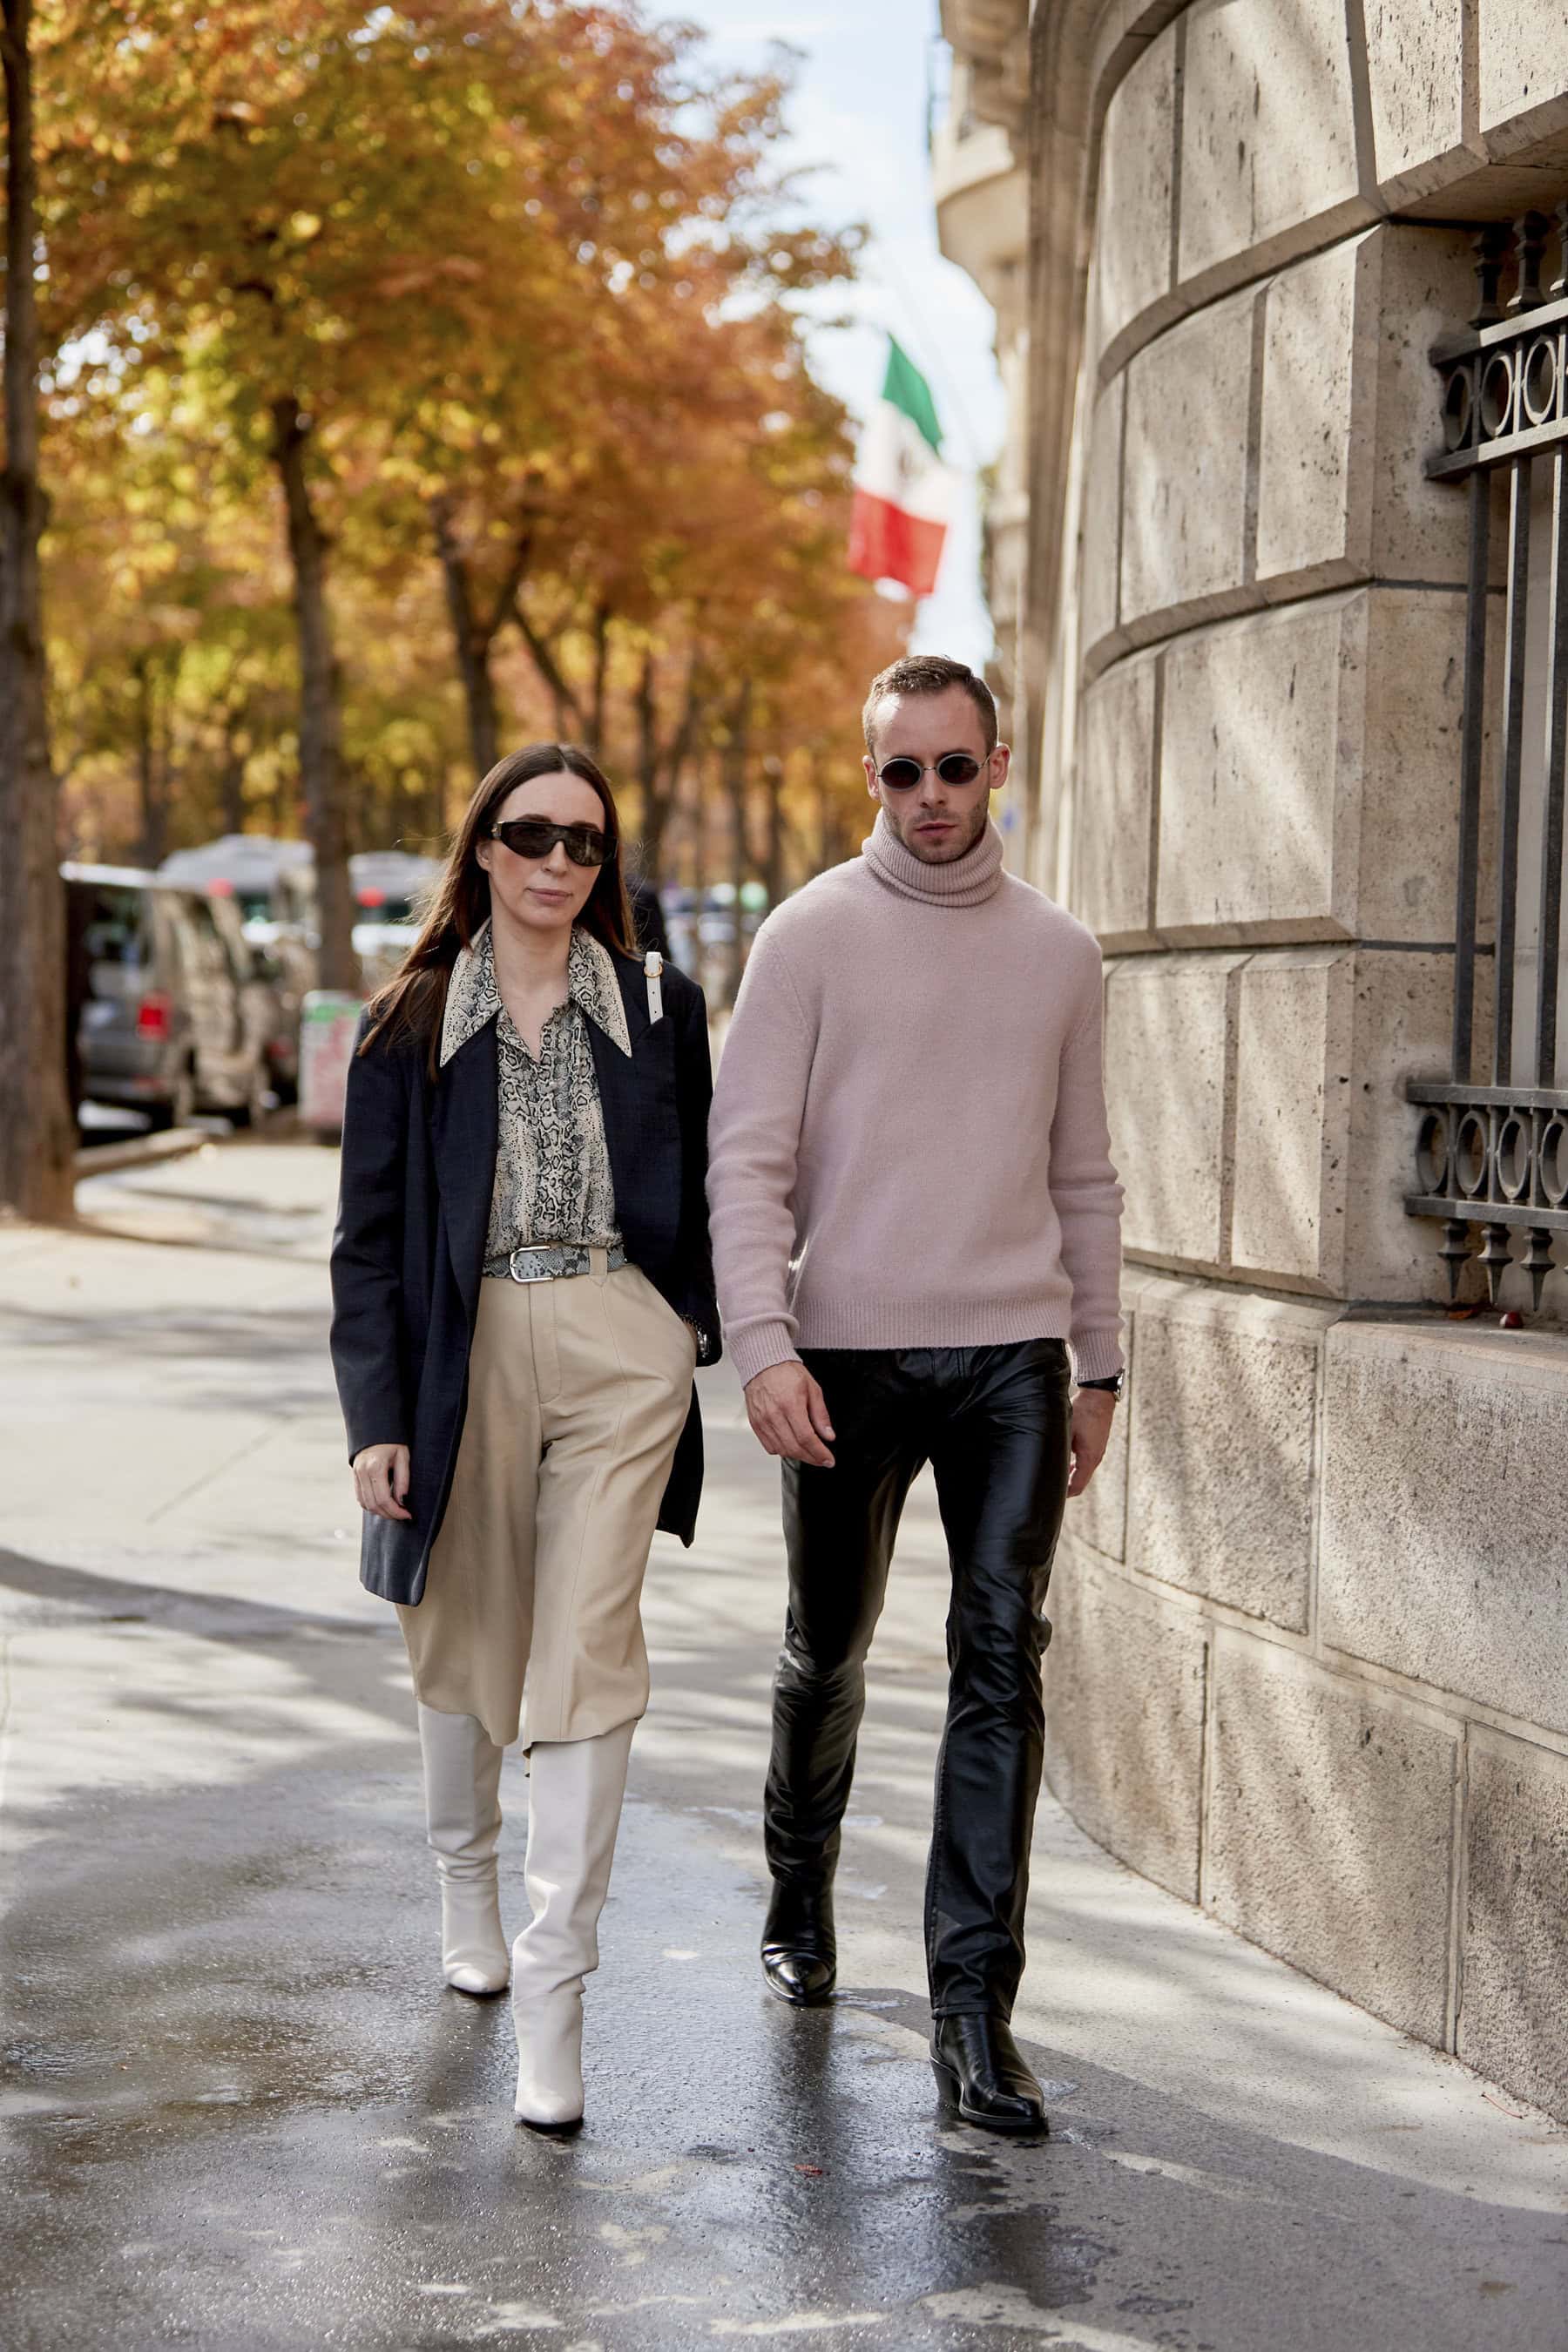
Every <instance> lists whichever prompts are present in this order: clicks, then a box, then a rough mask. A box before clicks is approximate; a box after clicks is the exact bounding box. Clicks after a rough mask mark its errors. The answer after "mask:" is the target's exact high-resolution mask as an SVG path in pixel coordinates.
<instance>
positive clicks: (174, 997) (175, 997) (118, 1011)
mask: <svg viewBox="0 0 1568 2352" xmlns="http://www.w3.org/2000/svg"><path fill="white" fill-rule="evenodd" d="M61 872H62V873H63V875H64V877H65V882H66V974H67V982H66V992H67V1005H68V1040H69V1045H68V1054H69V1068H70V1089H71V1102H72V1106H73V1108H74V1107H76V1106H77V1105H79V1103H81V1102H82V1101H83V1100H84V1099H88V1098H90V1099H91V1100H93V1101H95V1102H103V1103H119V1104H121V1105H123V1106H124V1107H126V1108H129V1109H132V1110H140V1111H144V1112H145V1113H146V1115H147V1118H148V1119H149V1121H150V1122H151V1124H152V1125H153V1126H154V1127H170V1126H178V1125H181V1124H183V1123H184V1121H185V1120H187V1119H188V1118H190V1117H191V1115H192V1113H193V1112H195V1111H197V1110H216V1111H223V1112H225V1113H226V1115H227V1116H228V1117H229V1118H232V1119H233V1120H234V1121H235V1122H236V1124H237V1125H240V1126H243V1125H246V1124H247V1123H248V1122H249V1121H250V1120H251V1119H252V1118H255V1117H256V1116H257V1115H258V1112H259V1111H260V1110H261V1109H262V1108H263V1107H264V1105H265V1101H266V1097H267V1091H268V1067H267V1055H266V1031H267V1024H268V1011H267V1006H266V1003H265V991H264V990H259V989H258V982H257V979H256V974H255V971H254V967H253V965H252V962H251V951H250V950H249V948H248V947H247V942H246V940H245V938H244V934H243V932H242V930H241V929H240V924H239V917H238V911H237V908H234V907H233V906H232V905H230V906H226V907H225V906H222V905H221V904H220V903H219V902H216V901H214V900H213V899H210V898H208V897H207V896H206V894H205V891H201V890H194V889H189V888H182V887H180V886H178V885H177V884H174V883H170V882H165V881H163V879H162V878H161V877H159V876H158V875H156V874H148V873H144V872H142V870H141V869H140V868H139V867H136V866H78V865H74V864H73V865H68V866H63V867H62V868H61Z"/></svg>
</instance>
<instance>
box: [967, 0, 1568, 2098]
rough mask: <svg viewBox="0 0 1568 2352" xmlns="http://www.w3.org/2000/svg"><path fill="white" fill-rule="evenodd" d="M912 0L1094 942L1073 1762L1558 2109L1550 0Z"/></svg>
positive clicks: (1564, 720) (1072, 1794) (1554, 0)
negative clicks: (1466, 1022)
mask: <svg viewBox="0 0 1568 2352" xmlns="http://www.w3.org/2000/svg"><path fill="white" fill-rule="evenodd" d="M942 20H943V28H944V30H945V32H946V34H947V37H948V39H949V41H950V43H951V44H952V48H953V51H954V55H955V60H956V72H955V79H954V85H953V90H954V108H953V110H952V113H951V114H950V118H949V121H948V122H947V123H946V124H945V125H944V126H943V128H942V131H940V132H939V134H938V136H937V139H936V142H935V150H934V157H933V161H934V167H935V174H936V194H937V204H938V216H939V226H940V230H941V234H942V242H943V246H944V249H945V250H946V251H947V252H948V253H949V254H950V255H951V256H952V257H953V258H954V259H956V260H958V261H959V262H961V263H963V265H964V266H965V267H967V268H971V269H972V271H973V274H974V275H975V277H976V278H978V280H979V282H980V284H981V285H982V287H983V288H984V290H985V291H986V292H987V293H988V294H989V295H990V296H991V297H992V299H993V300H994V302H995V303H996V306H997V310H998V320H999V327H998V334H999V351H1000V354H1001V358H1002V362H1003V366H1004V371H1005V377H1006V381H1007V383H1008V388H1009V402H1010V408H1009V414H1010V420H1011V422H1010V428H1009V436H1008V448H1007V451H1006V455H1005V460H1004V464H1003V467H1002V470H1001V479H1000V483H999V486H998V493H997V500H996V510H995V513H994V521H993V529H992V532H991V538H990V545H991V549H992V557H993V565H994V572H993V598H994V609H995V612H996V618H997V625H998V639H999V645H1000V647H1001V660H1002V662H1003V665H1004V667H1005V673H1006V682H1007V684H1008V685H1009V687H1010V689H1011V693H1012V700H1013V726H1014V731H1015V738H1016V743H1017V746H1018V750H1019V752H1020V755H1021V765H1022V772H1023V782H1022V791H1023V793H1024V796H1025V802H1026V811H1025V815H1026V822H1025V824H1023V825H1022V827H1021V828H1020V829H1019V832H1018V833H1016V835H1015V839H1018V838H1019V837H1022V839H1023V841H1024V843H1025V845H1026V846H1025V852H1024V861H1025V863H1026V866H1027V869H1028V871H1029V872H1030V874H1031V876H1032V878H1034V879H1035V880H1037V882H1039V883H1040V885H1041V886H1042V887H1044V888H1046V889H1047V890H1049V891H1050V892H1051V893H1052V895H1053V896H1056V897H1058V898H1061V899H1062V900H1063V901H1064V902H1065V903H1066V904H1067V905H1068V906H1069V907H1071V908H1073V909H1074V910H1075V911H1076V912H1077V913H1079V915H1081V916H1082V917H1083V918H1084V919H1085V920H1087V921H1088V922H1089V923H1090V924H1091V925H1092V926H1093V927H1094V929H1096V931H1097V932H1098V934H1099V936H1100V940H1101V941H1102V943H1103V945H1104V948H1105V950H1106V956H1107V971H1108V977H1107V995H1106V1003H1107V1071H1108V1079H1109V1084H1110V1094H1111V1099H1112V1116H1113V1124H1114V1129H1115V1141H1116V1155H1117V1159H1118V1161H1119V1165H1120V1167H1121V1172H1122V1177H1123V1181H1124V1182H1125V1184H1126V1188H1127V1223H1126V1239H1127V1244H1128V1254H1129V1260H1130V1264H1129V1269H1128V1276H1129V1278H1128V1286H1127V1292H1128V1307H1129V1324H1130V1359H1131V1390H1130V1395H1129V1399H1128V1403H1127V1406H1126V1407H1125V1408H1124V1409H1123V1411H1122V1412H1121V1413H1120V1414H1119V1416H1118V1420H1119V1424H1120V1426H1119V1429H1118V1433H1117V1438H1116V1444H1115V1450H1114V1452H1113V1454H1112V1456H1111V1457H1110V1460H1109V1461H1108V1463H1107V1465H1106V1466H1105V1469H1104V1471H1103V1472H1102V1474H1101V1476H1100V1480H1099V1481H1098V1483H1097V1485H1096V1486H1095V1488H1094V1489H1093V1491H1092V1493H1091V1495H1090V1496H1089V1497H1088V1498H1086V1501H1085V1503H1084V1505H1083V1506H1082V1507H1081V1508H1080V1509H1079V1510H1078V1512H1077V1514H1076V1516H1074V1517H1072V1519H1071V1521H1070V1533H1069V1535H1068V1538H1067V1539H1066V1540H1065V1541H1064V1544H1063V1546H1062V1550H1061V1553H1060V1556H1059V1564H1058V1574H1057V1579H1056V1581H1055V1583H1054V1585H1053V1594H1054V1602H1053V1612H1052V1613H1053V1616H1054V1618H1055V1620H1056V1624H1057V1634H1058V1639H1057V1643H1056V1644H1055V1646H1054V1647H1053V1650H1052V1653H1051V1662H1050V1664H1049V1667H1048V1670H1047V1683H1048V1696H1049V1710H1048V1711H1049V1717H1050V1725H1051V1731H1050V1761H1049V1770H1050V1775H1051V1779H1052V1782H1053V1785H1054V1787H1055V1789H1056V1790H1057V1792H1058V1795H1059V1796H1060V1797H1061V1798H1062V1799H1063V1801H1065V1802H1066V1803H1067V1804H1068V1807H1069V1808H1070V1810H1071V1811H1073V1812H1074V1813H1075V1814H1076V1816H1077V1817H1078V1819H1079V1821H1080V1822H1082V1823H1083V1825H1084V1826H1085V1827H1086V1828H1087V1829H1088V1830H1089V1831H1090V1832H1091V1833H1092V1834H1093V1835H1094V1836H1096V1837H1097V1838H1099V1839H1100V1841H1101V1842H1102V1843H1105V1844H1106V1845H1108V1846H1109V1847H1110V1848H1111V1849H1112V1850H1113V1851H1114V1852H1115V1853H1118V1854H1120V1855H1121V1856H1122V1857H1123V1858H1124V1859H1125V1860H1126V1861H1128V1862H1129V1863H1130V1864H1132V1865H1133V1866H1134V1867H1135V1868H1136V1869H1138V1870H1140V1871H1142V1872H1143V1873H1145V1874H1147V1875H1149V1876H1150V1877H1152V1878H1154V1879H1156V1880H1157V1881H1159V1883H1160V1884H1161V1885H1165V1886H1168V1887H1171V1888H1173V1889H1175V1890H1176V1891H1177V1892H1179V1893H1181V1894H1183V1895H1186V1896H1188V1897H1189V1898H1190V1899H1192V1900H1194V1901H1195V1902H1198V1903H1201V1904H1203V1905H1204V1906H1205V1907H1206V1908H1208V1909H1210V1910H1212V1911H1213V1912H1214V1913H1215V1916H1218V1917H1219V1918H1221V1919H1223V1920H1225V1921H1226V1922H1227V1923H1228V1924H1229V1925H1231V1926H1232V1927H1237V1928H1238V1929H1239V1930H1240V1931H1241V1932H1242V1933H1243V1934H1245V1935H1247V1936H1249V1937H1253V1938H1254V1939H1256V1940H1257V1941H1258V1942H1259V1943H1262V1944H1264V1945H1266V1946H1268V1948H1270V1949H1272V1950H1274V1951H1276V1952H1279V1953H1281V1954H1282V1955H1284V1957H1286V1958H1288V1959H1290V1960H1292V1961H1294V1962H1296V1963H1297V1964H1298V1965H1300V1967H1301V1968H1303V1969H1307V1970H1308V1971H1310V1973H1311V1974H1312V1975H1314V1976H1316V1977H1318V1978H1320V1979H1323V1980H1324V1981H1325V1982H1327V1983H1329V1984H1331V1985H1333V1986H1335V1987H1336V1988H1338V1989H1339V1990H1341V1991H1342V1992H1344V1993H1346V1994H1348V1995H1349V1996H1350V1998H1351V1999H1352V2000H1355V2001H1357V2002H1359V2003H1361V2004H1362V2005H1363V2006H1364V2007H1366V2008H1368V2009H1370V2010H1372V2011H1375V2012H1376V2013H1377V2014H1378V2015H1380V2016H1383V2017H1384V2018H1387V2019H1389V2020H1390V2021H1393V2022H1394V2023H1395V2024H1396V2025H1398V2026H1400V2027H1402V2028H1404V2029H1405V2030H1406V2031H1408V2032H1410V2033H1412V2034H1414V2035H1416V2036H1418V2037H1420V2038H1421V2039H1423V2040H1425V2041H1426V2042H1431V2043H1433V2044H1435V2045H1436V2046H1437V2047H1439V2048H1443V2049H1447V2050H1453V2051H1457V2052H1458V2054H1459V2055H1460V2056H1461V2057H1463V2058H1465V2059H1466V2060H1468V2062H1470V2063H1473V2064H1474V2065H1476V2066H1477V2067H1479V2069H1481V2070H1482V2071H1483V2072H1485V2073H1487V2074H1489V2075H1491V2076H1493V2077H1494V2078H1496V2079H1498V2080H1500V2081H1501V2082H1503V2083H1506V2084H1510V2085H1511V2086H1512V2087H1513V2088H1514V2089H1515V2090H1516V2091H1517V2092H1519V2093H1520V2094H1521V2095H1522V2096H1524V2097H1527V2098H1530V2099H1532V2100H1534V2101H1536V2102H1538V2103H1539V2104H1541V2105H1543V2106H1545V2107H1547V2108H1548V2109H1550V2110H1552V2112H1554V2113H1555V2114H1557V2115H1559V2116H1568V1491H1565V1489H1568V1328H1565V1325H1568V1272H1564V1271H1562V1270H1561V1268H1562V1267H1563V1265H1568V1230H1565V1229H1568V1209H1565V1208H1564V1202H1568V1125H1565V1123H1564V1122H1565V1121H1568V1092H1564V1091H1563V1090H1564V1089H1568V1051H1564V1050H1563V1049H1562V1048H1559V1047H1558V1046H1557V1045H1555V1042H1554V1037H1553V1034H1552V1029H1553V1024H1554V1023H1555V1022H1556V1014H1557V1011H1558V994H1557V979H1558V973H1559V970H1560V963H1561V960H1562V956H1561V943H1562V940H1563V939H1564V938H1568V931H1564V930H1563V928H1562V918H1561V915H1560V913H1554V912H1553V908H1554V904H1555V892H1554V889H1553V888H1552V887H1545V888H1543V887H1542V886H1543V880H1549V877H1551V875H1552V872H1553V870H1555V872H1556V873H1557V874H1558V876H1559V877H1560V876H1561V870H1562V856H1563V853H1562V828H1561V821H1560V820H1561V809H1562V797H1563V795H1562V781H1561V779H1562V771H1563V737H1564V732H1565V730H1568V715H1565V712H1568V618H1565V615H1568V503H1565V499H1564V469H1565V467H1568V442H1565V435H1568V402H1565V397H1564V390H1563V380H1564V376H1565V375H1568V250H1565V247H1564V237H1563V232H1564V229H1565V227H1568V208H1565V207H1568V21H1565V19H1564V16H1563V0H1193V5H1186V6H1183V5H1178V4H1177V0H1154V5H1148V0H1034V5H1033V7H1032V8H1031V7H1030V5H1029V0H944V5H943V7H942ZM960 101H962V103H960ZM1478 257H1479V262H1480V274H1479V277H1478ZM1478 320H1479V326H1478V325H1477V324H1476V323H1474V322H1477V321H1478ZM1435 346H1436V347H1437V348H1438V352H1439V357H1440V359H1441V361H1442V364H1441V365H1439V364H1436V363H1435V362H1434V357H1433V352H1434V347H1435ZM1435 464H1436V465H1437V466H1438V467H1439V471H1438V472H1436V473H1434V472H1433V471H1432V467H1433V466H1434V465H1435ZM1488 534H1489V535H1488ZM1554 809H1555V811H1556V812H1557V818H1558V822H1557V828H1556V830H1555V832H1554V831H1553V824H1552V815H1553V810H1554ZM1553 860H1555V868H1554V866H1553ZM1554 930H1555V931H1556V933H1557V943H1556V947H1555V950H1554V947H1553V932H1554ZM1543 969H1545V970H1547V971H1549V972H1550V974H1551V985H1550V986H1548V987H1544V988H1543V987H1542V985H1541V973H1542V970H1543ZM1457 990H1458V992H1460V993H1461V994H1466V993H1468V992H1470V991H1472V990H1473V995H1474V1005H1475V1011H1474V1018H1473V1024H1471V1027H1472V1031H1473V1034H1472V1036H1471V1039H1470V1042H1469V1045H1468V1046H1467V1045H1466V1043H1465V1040H1464V1038H1463V1036H1462V1035H1461V1034H1456V1024H1455V1003H1456V993H1457ZM1510 991H1511V999H1512V1011H1511V1013H1505V1014H1504V1016H1503V1019H1502V1022H1501V1024H1499V1021H1498V1018H1497V1013H1496V1007H1497V1003H1498V998H1499V995H1500V992H1501V993H1502V994H1503V999H1504V1003H1505V1004H1506V1003H1508V1001H1509V993H1510ZM1557 1025H1558V1026H1560V1027H1561V1028H1562V1029H1563V1031H1564V1032H1565V1033H1568V1005H1564V1006H1563V1020H1562V1022H1561V1023H1560V1024H1557ZM1500 1027H1501V1029H1502V1030H1503V1031H1504V1032H1505V1033H1506V1034H1505V1035H1504V1038H1503V1042H1502V1045H1500V1044H1499V1037H1498V1031H1499V1028H1500ZM1462 1028H1463V1023H1462V1022H1461V1029H1462ZM1413 1081H1415V1082H1421V1081H1428V1082H1431V1083H1430V1085H1429V1087H1428V1089H1427V1091H1428V1094H1429V1096H1430V1097H1431V1099H1430V1100H1429V1101H1427V1102H1422V1101H1419V1100H1412V1099H1411V1098H1410V1097H1409V1095H1408V1093H1407V1088H1408V1087H1410V1085H1411V1083H1412V1082H1413ZM1560 1112H1561V1113H1562V1114H1563V1117H1562V1118H1559V1113H1560ZM1412 1200H1422V1201H1425V1202H1426V1204H1427V1210H1426V1213H1410V1211H1409V1209H1408V1207H1407V1203H1408V1202H1410V1201H1412ZM1532 1235H1533V1236H1534V1237H1533V1238H1532V1237H1531V1236H1532ZM1476 1244H1480V1247H1479V1250H1478V1249H1477V1248H1476V1246H1475V1245H1476ZM1553 1252H1554V1253H1555V1260H1556V1268H1557V1270H1552V1271H1550V1272H1548V1271H1547V1265H1548V1264H1549V1262H1550V1259H1551V1255H1552V1253H1553ZM1445 1253H1446V1255H1445ZM1527 1258H1528V1260H1529V1264H1528V1265H1527V1263H1526V1260H1527ZM1483 1259H1484V1260H1485V1261H1487V1263H1485V1264H1483V1263H1482V1261H1483ZM1531 1267H1532V1268H1533V1273H1534V1277H1535V1278H1534V1280H1533V1281H1532V1279H1531ZM1450 1271H1453V1272H1454V1273H1455V1274H1457V1276H1458V1295H1459V1298H1460V1300H1461V1302H1463V1303H1468V1304H1472V1305H1473V1304H1474V1303H1475V1302H1477V1301H1479V1302H1483V1304H1482V1305H1481V1307H1480V1309H1479V1311H1478V1312H1475V1313H1473V1314H1472V1315H1470V1316H1469V1317H1468V1318H1463V1319H1461V1318H1458V1317H1457V1316H1456V1315H1455V1313H1454V1312H1453V1311H1452V1310H1451V1309H1450V1307H1449V1305H1448V1300H1449V1278H1450ZM1488 1280H1490V1281H1492V1282H1493V1283H1495V1284H1496V1285H1497V1286H1498V1299H1499V1306H1500V1308H1501V1309H1503V1310H1516V1311H1517V1314H1518V1316H1519V1317H1521V1318H1522V1321H1521V1328H1503V1327H1502V1324H1501V1321H1500V1314H1499V1312H1498V1311H1496V1310H1494V1309H1492V1308H1490V1307H1487V1306H1486V1305H1485V1304H1484V1302H1485V1301H1486V1300H1487V1297H1488ZM1537 1289H1539V1291H1540V1299H1539V1305H1537V1302H1536V1297H1535V1293H1536V1291H1537Z"/></svg>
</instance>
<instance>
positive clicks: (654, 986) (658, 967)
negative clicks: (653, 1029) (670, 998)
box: [642, 948, 664, 1024]
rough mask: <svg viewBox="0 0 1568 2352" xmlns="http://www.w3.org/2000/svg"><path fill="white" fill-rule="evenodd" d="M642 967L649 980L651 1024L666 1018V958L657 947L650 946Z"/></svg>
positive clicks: (648, 1008) (648, 1015) (648, 1005)
mask: <svg viewBox="0 0 1568 2352" xmlns="http://www.w3.org/2000/svg"><path fill="white" fill-rule="evenodd" d="M642 968H643V972H644V975H645V977H646V978H647V1017H648V1020H649V1022H650V1024H651V1023H652V1022H655V1021H662V1020H663V1019H664V988H663V978H664V958H663V957H662V956H661V955H660V954H659V953H658V950H656V949H654V948H649V950H648V951H647V955H645V956H644V958H643V960H642Z"/></svg>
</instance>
